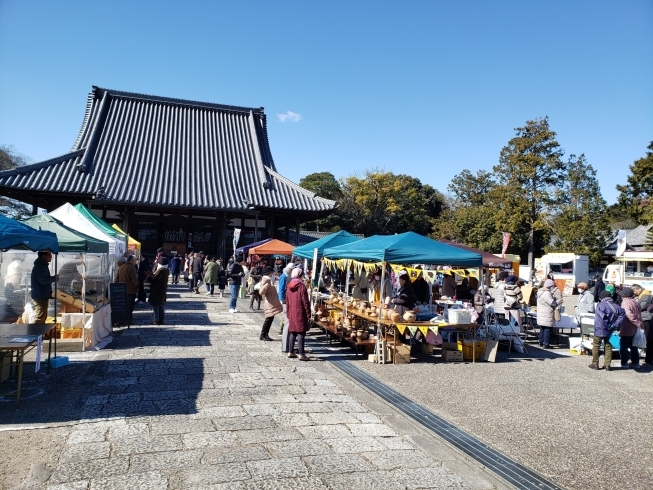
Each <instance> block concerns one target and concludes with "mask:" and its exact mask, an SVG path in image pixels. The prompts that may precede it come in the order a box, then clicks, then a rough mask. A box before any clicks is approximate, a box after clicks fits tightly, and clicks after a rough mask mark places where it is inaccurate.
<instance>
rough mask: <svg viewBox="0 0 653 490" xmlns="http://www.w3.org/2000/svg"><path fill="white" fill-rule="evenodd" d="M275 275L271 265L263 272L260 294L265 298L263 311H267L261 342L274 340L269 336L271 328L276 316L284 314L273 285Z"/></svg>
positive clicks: (260, 337) (260, 336)
mask: <svg viewBox="0 0 653 490" xmlns="http://www.w3.org/2000/svg"><path fill="white" fill-rule="evenodd" d="M273 275H274V267H271V266H269V265H267V266H265V267H264V268H263V270H262V271H261V281H260V286H259V290H258V292H259V293H260V295H261V297H262V298H263V309H264V311H265V320H264V321H263V326H262V327H261V335H259V339H260V340H272V339H271V338H270V336H269V333H270V327H271V326H272V321H273V320H274V317H275V315H277V314H279V313H283V305H282V304H281V301H279V295H278V294H277V290H276V288H275V287H274V284H272V276H273Z"/></svg>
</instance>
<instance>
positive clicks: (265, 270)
mask: <svg viewBox="0 0 653 490" xmlns="http://www.w3.org/2000/svg"><path fill="white" fill-rule="evenodd" d="M273 272H274V267H270V266H269V265H266V266H265V267H263V272H262V274H263V275H264V276H267V275H268V274H272V273H273Z"/></svg>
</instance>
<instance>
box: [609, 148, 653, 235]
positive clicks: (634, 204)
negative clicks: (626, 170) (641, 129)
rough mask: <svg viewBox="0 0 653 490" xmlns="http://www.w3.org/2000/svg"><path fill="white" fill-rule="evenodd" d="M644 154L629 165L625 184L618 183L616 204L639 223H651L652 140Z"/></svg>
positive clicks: (652, 190) (652, 194) (652, 189)
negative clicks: (628, 173)
mask: <svg viewBox="0 0 653 490" xmlns="http://www.w3.org/2000/svg"><path fill="white" fill-rule="evenodd" d="M648 150H649V151H647V152H646V156H645V157H643V158H640V159H638V160H636V161H635V162H634V163H633V164H632V165H631V166H630V175H629V176H628V180H627V184H626V185H618V186H617V190H618V191H619V197H618V201H617V202H618V205H619V207H620V208H621V210H622V211H623V212H624V213H625V214H626V215H627V216H629V217H630V218H633V219H634V220H635V221H636V222H637V223H639V224H648V223H653V205H652V204H653V202H652V200H653V141H651V143H650V144H649V145H648Z"/></svg>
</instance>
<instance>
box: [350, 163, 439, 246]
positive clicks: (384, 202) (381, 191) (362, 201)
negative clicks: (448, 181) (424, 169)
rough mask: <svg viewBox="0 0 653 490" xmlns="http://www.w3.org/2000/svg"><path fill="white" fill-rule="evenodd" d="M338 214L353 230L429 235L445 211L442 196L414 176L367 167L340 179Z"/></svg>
mask: <svg viewBox="0 0 653 490" xmlns="http://www.w3.org/2000/svg"><path fill="white" fill-rule="evenodd" d="M341 188H342V190H343V197H342V198H341V199H340V200H339V201H338V210H337V213H338V215H339V217H340V219H341V223H342V227H343V228H344V229H346V230H348V231H350V232H352V233H362V234H364V235H365V236H370V235H388V234H393V233H403V232H406V231H414V232H415V233H420V234H423V235H426V234H427V233H429V231H430V230H431V227H432V226H433V221H434V219H435V218H437V216H438V215H439V214H440V212H441V210H442V203H443V196H442V195H441V194H440V193H439V192H438V191H437V190H436V189H434V188H433V187H431V186H430V185H425V184H422V183H421V182H420V180H419V179H417V178H415V177H410V176H408V175H395V174H393V173H392V172H385V171H383V170H368V171H366V172H365V175H364V176H363V177H362V178H361V177H357V176H350V177H347V178H346V179H344V180H342V181H341Z"/></svg>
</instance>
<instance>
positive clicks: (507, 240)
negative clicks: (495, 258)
mask: <svg viewBox="0 0 653 490" xmlns="http://www.w3.org/2000/svg"><path fill="white" fill-rule="evenodd" d="M502 233H503V243H502V247H501V258H502V259H505V258H506V257H505V255H506V251H507V250H508V245H510V233H508V232H505V231H503V232H502Z"/></svg>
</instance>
